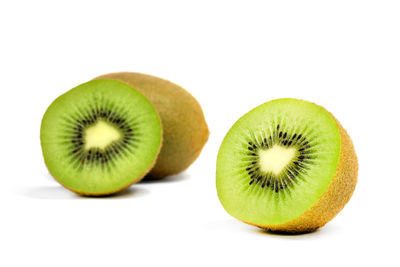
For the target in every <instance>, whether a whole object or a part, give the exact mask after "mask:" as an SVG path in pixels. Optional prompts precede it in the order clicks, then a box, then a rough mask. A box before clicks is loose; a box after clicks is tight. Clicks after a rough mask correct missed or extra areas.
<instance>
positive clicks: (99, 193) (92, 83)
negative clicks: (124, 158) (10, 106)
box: [41, 80, 162, 196]
mask: <svg viewBox="0 0 400 267" xmlns="http://www.w3.org/2000/svg"><path fill="white" fill-rule="evenodd" d="M102 84H103V85H104V84H105V86H106V87H107V88H108V89H111V90H112V88H115V86H116V87H121V86H123V87H125V88H126V89H125V91H124V92H128V93H129V95H135V96H137V97H139V98H141V100H140V101H144V102H147V103H148V104H146V106H147V107H148V108H150V107H151V109H153V111H151V114H152V115H151V116H152V118H154V120H153V123H156V124H157V123H158V125H159V127H157V129H158V130H159V133H157V136H159V141H158V145H157V147H154V149H153V150H154V156H153V155H152V161H151V162H149V165H146V169H144V170H143V169H142V170H143V171H142V172H141V173H139V174H136V175H135V176H129V177H128V176H127V178H128V179H125V178H124V180H127V182H125V183H121V184H120V186H119V187H112V188H110V189H109V190H104V189H103V190H100V191H91V190H87V191H85V190H81V189H80V188H76V187H73V186H69V185H68V184H67V183H66V182H64V181H63V180H62V179H59V177H58V175H56V174H55V173H54V171H53V170H55V169H54V166H51V163H50V157H49V155H46V153H45V152H46V149H45V147H44V146H45V145H46V142H47V141H46V138H45V136H46V134H45V131H46V129H49V126H48V125H47V126H46V127H45V126H44V125H45V124H48V123H49V122H45V120H46V117H48V114H49V113H50V109H51V107H52V106H54V105H58V104H59V103H62V102H64V101H65V98H63V96H64V95H67V94H69V93H70V92H71V91H73V90H74V91H76V90H79V87H90V86H95V87H96V86H99V85H100V86H101V85H102ZM132 90H133V91H135V93H134V94H133V93H131V92H132ZM130 97H131V96H130ZM148 108H147V109H146V110H147V111H149V110H148ZM52 116H54V115H52ZM60 116H63V115H62V114H61V115H60ZM41 145H42V152H43V157H44V161H45V163H46V167H47V169H48V171H49V173H50V174H51V175H52V176H53V178H54V179H55V180H56V181H58V182H59V183H60V184H61V185H62V186H63V187H65V188H67V189H69V190H70V191H72V192H74V193H77V194H80V195H84V196H108V195H112V194H115V193H118V192H121V191H123V190H125V189H126V188H128V187H129V186H131V185H132V184H134V183H137V182H139V181H140V180H142V179H143V177H145V175H146V174H147V173H148V172H149V170H150V169H151V168H152V167H153V166H154V164H155V162H156V159H157V156H158V154H159V152H160V150H161V145H162V127H161V119H160V118H159V116H158V114H157V112H156V110H155V109H154V107H153V106H152V105H151V103H150V102H149V101H148V100H147V98H145V96H143V95H142V94H141V93H140V92H138V91H137V90H134V89H133V88H131V87H130V86H128V85H127V84H125V83H121V82H118V81H110V80H97V81H90V82H87V83H84V84H81V85H79V86H77V87H75V88H73V89H71V90H70V91H68V92H66V93H65V94H63V95H61V96H60V97H58V98H57V99H56V100H54V101H53V103H52V104H51V105H50V106H49V107H48V109H47V110H46V113H45V114H44V116H43V119H42V125H41ZM146 164H147V163H146ZM50 166H51V167H52V168H50ZM69 175H73V174H69ZM115 178H116V177H114V179H115Z"/></svg>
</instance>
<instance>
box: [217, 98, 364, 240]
mask: <svg viewBox="0 0 400 267" xmlns="http://www.w3.org/2000/svg"><path fill="white" fill-rule="evenodd" d="M281 100H283V101H286V102H288V101H289V102H292V103H293V104H296V101H301V100H296V99H281ZM275 101H279V99H278V100H275ZM271 102H272V101H271ZM303 102H304V101H303ZM276 103H277V102H276ZM314 105H315V104H314ZM315 106H318V105H315ZM318 107H319V108H321V109H322V110H324V112H326V114H327V115H326V116H327V118H329V117H331V120H332V126H333V127H331V129H332V130H334V128H335V127H336V130H335V132H336V131H337V138H338V139H337V148H338V150H337V154H336V155H337V161H336V163H337V164H335V165H334V166H335V168H334V169H332V172H331V174H330V175H331V176H330V177H332V178H331V179H329V183H328V184H327V185H326V187H325V189H324V190H323V192H321V195H320V197H319V198H317V199H316V201H314V202H313V203H312V205H311V206H309V208H308V209H307V210H305V211H303V212H302V213H300V214H299V215H297V216H296V217H294V218H292V219H290V220H288V221H283V222H282V223H280V222H279V223H276V224H260V223H257V221H256V220H254V221H253V220H251V221H249V220H246V219H245V218H240V217H243V216H242V215H238V214H236V211H235V212H234V213H231V210H230V209H231V206H232V204H233V203H235V202H236V200H235V201H234V202H231V203H229V202H230V201H229V199H226V198H221V197H222V195H220V193H221V192H225V190H230V189H228V188H225V186H223V187H221V186H222V185H223V184H222V183H219V182H218V181H219V180H218V165H219V164H221V162H220V163H219V164H217V191H218V196H219V198H220V200H221V203H222V204H223V206H224V208H225V209H226V210H227V211H228V213H230V214H231V215H232V216H234V217H236V218H238V219H239V220H242V221H244V222H246V223H248V224H252V225H256V226H259V227H261V228H264V229H267V230H269V231H274V232H280V233H303V232H310V231H314V230H316V229H318V228H319V227H321V226H323V225H325V224H326V223H327V222H328V221H330V220H331V219H332V218H333V217H335V216H336V214H337V213H338V212H340V210H341V209H342V208H343V207H344V205H345V204H346V203H347V202H348V201H349V199H350V197H351V195H352V193H353V191H354V189H355V185H356V183H357V171H358V163H357V157H356V154H355V151H354V146H353V143H352V142H351V139H350V137H349V136H348V134H347V132H346V131H345V130H344V129H343V127H342V126H341V125H340V123H339V122H338V121H337V120H336V119H335V118H334V117H333V116H332V114H331V113H329V112H327V111H326V110H325V109H324V108H322V107H320V106H318ZM246 115H247V114H246ZM241 120H242V119H241ZM250 122H251V120H250V121H249V120H248V123H250ZM250 125H251V124H250ZM225 138H227V137H225ZM224 141H225V140H224ZM231 145H232V144H231ZM238 145H239V144H238ZM226 148H227V146H225V149H224V151H225V152H226ZM235 151H236V150H235ZM220 152H221V151H220ZM235 153H237V152H235ZM222 158H224V159H225V156H224V157H222ZM222 158H220V155H219V156H218V161H220V160H221V159H222ZM226 160H228V158H226ZM224 173H225V172H224ZM219 174H220V175H223V173H221V172H220V171H219ZM229 186H232V187H235V185H234V184H232V185H229ZM224 195H225V193H224ZM234 198H236V197H234ZM253 200H254V199H253ZM253 200H251V201H253ZM228 201H229V202H228ZM241 201H246V200H245V199H242V200H241ZM228 203H229V206H230V208H229V209H227V207H226V206H225V205H226V204H228ZM242 211H243V212H244V214H246V213H247V212H245V210H242ZM244 217H246V216H244Z"/></svg>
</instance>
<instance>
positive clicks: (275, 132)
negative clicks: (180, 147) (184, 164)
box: [216, 99, 358, 233]
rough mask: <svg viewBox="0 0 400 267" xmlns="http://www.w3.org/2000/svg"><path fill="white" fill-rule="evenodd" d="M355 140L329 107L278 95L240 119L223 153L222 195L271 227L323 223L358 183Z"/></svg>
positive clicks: (236, 212)
mask: <svg viewBox="0 0 400 267" xmlns="http://www.w3.org/2000/svg"><path fill="white" fill-rule="evenodd" d="M357 172H358V162H357V156H356V153H355V150H354V147H353V143H352V141H351V139H350V137H349V135H348V134H347V132H346V131H345V130H344V129H343V127H342V126H341V124H340V123H339V122H338V121H337V120H336V119H335V118H334V117H333V116H332V114H331V113H329V112H328V111H327V110H325V109H324V108H323V107H321V106H318V105H316V104H314V103H310V102H307V101H303V100H297V99H278V100H274V101H270V102H267V103H265V104H263V105H260V106H258V107H256V108H255V109H253V110H251V111H250V112H248V113H247V114H245V115H244V116H243V117H242V118H240V119H239V120H238V121H237V122H236V123H235V124H234V125H233V126H232V128H231V129H230V130H229V132H228V133H227V135H226V136H225V138H224V140H223V142H222V144H221V147H220V150H219V153H218V159H217V172H216V176H217V179H216V185H217V191H218V197H219V199H220V201H221V203H222V205H223V207H224V208H225V209H226V211H227V212H228V213H229V214H231V215H232V216H233V217H235V218H237V219H239V220H241V221H243V222H246V223H248V224H252V225H256V226H259V227H262V228H265V229H268V230H270V231H276V232H288V233H302V232H309V231H314V230H316V229H318V228H319V227H321V226H323V225H325V224H326V223H327V222H328V221H330V220H331V219H332V218H333V217H335V216H336V215H337V214H338V213H339V212H340V211H341V210H342V208H343V207H344V206H345V204H346V203H347V202H348V201H349V199H350V197H351V196H352V194H353V191H354V188H355V186H356V183H357Z"/></svg>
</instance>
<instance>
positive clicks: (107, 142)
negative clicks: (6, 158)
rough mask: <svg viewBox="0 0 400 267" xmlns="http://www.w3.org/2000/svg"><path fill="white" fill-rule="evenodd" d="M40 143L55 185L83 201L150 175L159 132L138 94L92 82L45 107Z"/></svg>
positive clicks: (123, 86)
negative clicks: (81, 196) (85, 196)
mask: <svg viewBox="0 0 400 267" xmlns="http://www.w3.org/2000/svg"><path fill="white" fill-rule="evenodd" d="M40 138H41V145H42V150H43V156H44V160H45V163H46V165H47V167H48V169H49V171H50V173H51V174H52V175H53V176H54V178H55V179H56V180H57V181H58V182H60V183H61V184H62V185H63V186H65V187H66V188H68V189H70V190H71V191H74V192H76V193H79V194H82V195H93V196H95V195H109V194H112V193H116V192H118V191H121V190H123V189H124V188H126V187H128V186H129V185H131V184H133V183H135V182H138V181H139V180H140V179H141V178H142V177H143V176H145V175H146V173H147V172H148V171H149V170H150V169H151V167H152V166H153V165H154V163H155V160H156V158H157V155H158V153H159V150H160V147H161V143H162V128H161V121H160V118H159V116H158V114H157V112H156V110H155V109H154V107H153V105H152V104H151V103H150V102H149V101H148V100H147V98H146V97H144V96H143V95H142V94H141V93H139V92H138V91H136V90H134V89H133V88H131V87H130V86H128V85H126V84H124V83H121V82H118V81H111V80H96V81H90V82H88V83H85V84H82V85H80V86H78V87H75V88H73V89H72V90H70V91H68V92H67V93H65V94H63V95H61V96H60V97H58V98H57V99H56V100H55V101H54V102H53V103H52V104H51V105H50V106H49V108H48V109H47V111H46V113H45V114H44V117H43V120H42V126H41V129H40Z"/></svg>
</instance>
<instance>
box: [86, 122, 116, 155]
mask: <svg viewBox="0 0 400 267" xmlns="http://www.w3.org/2000/svg"><path fill="white" fill-rule="evenodd" d="M121 137H122V135H121V132H120V131H119V130H118V129H116V128H115V127H114V126H112V125H110V124H108V123H107V122H105V121H102V120H100V121H98V122H97V123H96V124H94V125H93V126H90V127H89V128H87V129H86V130H85V149H86V150H89V149H91V148H100V149H104V148H106V147H107V146H109V145H110V144H111V143H113V142H115V141H118V140H119V139H120V138H121Z"/></svg>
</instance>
